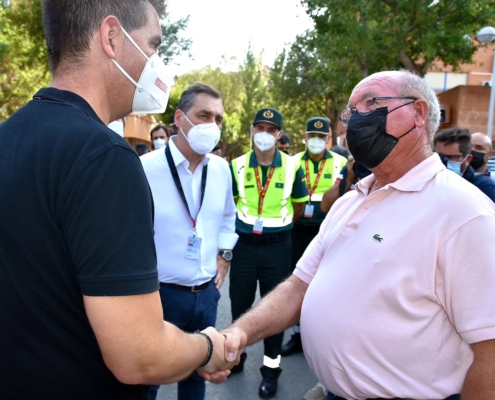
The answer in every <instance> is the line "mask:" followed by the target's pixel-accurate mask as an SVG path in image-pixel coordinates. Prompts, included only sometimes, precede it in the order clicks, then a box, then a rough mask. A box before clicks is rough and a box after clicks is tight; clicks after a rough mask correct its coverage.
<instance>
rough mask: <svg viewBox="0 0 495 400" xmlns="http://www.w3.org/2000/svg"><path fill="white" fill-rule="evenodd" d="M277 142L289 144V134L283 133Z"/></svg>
mask: <svg viewBox="0 0 495 400" xmlns="http://www.w3.org/2000/svg"><path fill="white" fill-rule="evenodd" d="M278 142H279V143H280V144H290V136H289V135H287V134H286V133H284V134H283V135H282V136H280V139H278Z"/></svg>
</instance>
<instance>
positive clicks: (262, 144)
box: [254, 132, 276, 151]
mask: <svg viewBox="0 0 495 400" xmlns="http://www.w3.org/2000/svg"><path fill="white" fill-rule="evenodd" d="M275 141H276V139H275V136H273V135H270V134H269V133H268V132H258V133H255V134H254V145H255V146H256V147H257V148H258V149H259V150H260V151H268V150H270V149H271V148H272V147H273V146H275Z"/></svg>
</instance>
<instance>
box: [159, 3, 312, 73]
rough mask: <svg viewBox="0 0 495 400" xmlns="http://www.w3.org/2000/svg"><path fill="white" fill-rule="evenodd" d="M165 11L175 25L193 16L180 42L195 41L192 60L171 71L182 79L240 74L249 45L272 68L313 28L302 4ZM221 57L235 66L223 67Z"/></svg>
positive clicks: (189, 6) (179, 6)
mask: <svg viewBox="0 0 495 400" xmlns="http://www.w3.org/2000/svg"><path fill="white" fill-rule="evenodd" d="M167 10H168V12H169V14H170V17H171V20H172V21H175V20H177V19H179V18H182V17H187V15H190V18H189V24H188V27H187V29H186V30H185V31H184V32H183V33H182V36H183V37H186V38H191V39H192V45H191V49H190V53H191V55H192V56H193V60H191V59H189V58H188V57H186V56H182V57H178V58H176V59H175V62H176V63H179V65H169V66H168V72H169V73H170V74H172V75H179V76H180V75H181V74H183V73H186V72H188V71H191V70H194V69H200V68H204V67H206V66H208V65H211V66H212V67H213V68H216V67H221V68H222V69H224V70H237V66H238V65H239V64H240V63H242V61H243V60H244V57H245V54H246V52H247V49H248V46H249V43H251V48H252V50H253V53H254V54H255V55H256V56H258V55H260V54H261V52H262V51H263V54H262V59H263V62H264V64H265V65H268V66H271V65H272V64H273V61H274V60H275V58H276V56H277V55H278V54H279V53H280V52H281V51H282V50H283V49H284V48H285V46H286V45H287V44H290V43H292V42H294V40H295V38H296V36H297V35H298V34H301V33H304V32H305V31H306V30H307V29H310V28H311V27H312V23H311V20H310V18H309V17H308V16H307V15H306V13H305V12H304V9H303V7H302V6H301V4H300V0H247V1H242V0H168V8H167ZM222 56H225V58H226V59H227V60H229V59H230V58H231V57H236V58H237V61H230V62H228V63H227V64H225V62H222Z"/></svg>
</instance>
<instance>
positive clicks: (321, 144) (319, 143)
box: [308, 137, 327, 154]
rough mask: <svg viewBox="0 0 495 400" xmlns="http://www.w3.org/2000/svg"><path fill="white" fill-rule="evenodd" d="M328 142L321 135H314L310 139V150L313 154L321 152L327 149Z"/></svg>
mask: <svg viewBox="0 0 495 400" xmlns="http://www.w3.org/2000/svg"><path fill="white" fill-rule="evenodd" d="M326 144H327V142H326V141H325V140H324V139H322V138H319V137H313V138H311V139H309V140H308V150H309V151H310V152H311V153H313V154H320V153H321V152H322V151H323V150H325V146H326Z"/></svg>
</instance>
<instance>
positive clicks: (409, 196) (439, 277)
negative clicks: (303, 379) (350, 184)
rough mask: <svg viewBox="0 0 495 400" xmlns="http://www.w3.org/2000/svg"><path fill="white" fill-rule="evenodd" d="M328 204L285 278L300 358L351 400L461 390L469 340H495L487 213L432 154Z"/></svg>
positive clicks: (492, 209)
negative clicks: (295, 295)
mask: <svg viewBox="0 0 495 400" xmlns="http://www.w3.org/2000/svg"><path fill="white" fill-rule="evenodd" d="M373 181H374V177H373V176H372V175H371V176H369V177H367V178H365V179H364V180H363V181H361V182H360V183H359V184H358V185H357V189H356V190H355V191H353V192H350V193H348V194H346V195H345V196H343V197H342V198H341V199H339V200H338V202H336V203H335V205H334V206H333V207H332V209H331V211H330V213H329V214H328V215H327V218H326V219H325V221H324V222H323V224H322V226H321V230H320V233H319V234H318V236H317V237H316V238H315V239H314V240H313V242H312V243H311V244H310V245H309V247H308V249H307V250H306V252H305V253H304V255H303V257H302V258H301V259H300V260H299V262H298V264H297V268H296V270H295V272H294V274H295V275H296V276H297V277H299V278H300V279H301V280H303V281H304V282H306V283H308V284H309V288H308V291H307V293H306V296H305V298H304V302H303V306H302V313H301V333H302V340H303V346H304V353H305V355H306V358H307V360H308V362H309V364H310V366H311V368H312V369H313V370H314V371H315V373H316V375H317V376H318V378H319V379H320V381H321V382H322V383H323V384H324V385H325V387H327V388H328V389H329V390H330V391H331V392H332V393H335V394H337V395H339V396H342V397H346V398H352V399H365V398H373V397H384V398H391V397H401V398H411V399H444V398H446V397H448V396H449V395H451V394H454V393H460V391H461V387H462V384H463V381H464V377H465V375H466V371H467V370H468V368H469V366H470V365H471V362H472V360H473V354H472V351H471V349H470V347H469V343H474V342H479V341H483V340H488V339H494V338H495V301H494V299H495V243H494V238H495V206H494V203H493V202H492V201H490V200H489V199H488V198H487V197H486V196H485V195H484V194H483V193H482V192H480V191H479V190H478V189H477V188H476V187H475V186H474V185H472V184H471V183H469V182H467V181H466V180H464V179H463V178H461V177H459V176H457V175H456V174H454V173H453V172H451V171H448V170H446V169H445V167H444V166H443V164H442V163H441V161H440V159H439V157H438V155H437V154H434V155H432V156H431V157H429V158H428V159H426V160H425V161H423V162H422V163H421V164H419V165H417V166H416V167H415V168H413V169H412V170H411V171H409V172H408V173H407V174H406V175H404V176H403V177H402V178H401V179H399V180H398V181H396V182H394V183H392V184H389V185H387V186H385V187H383V188H382V189H380V190H377V191H375V192H373V193H371V194H370V195H368V190H369V188H370V185H371V184H372V183H373Z"/></svg>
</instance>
